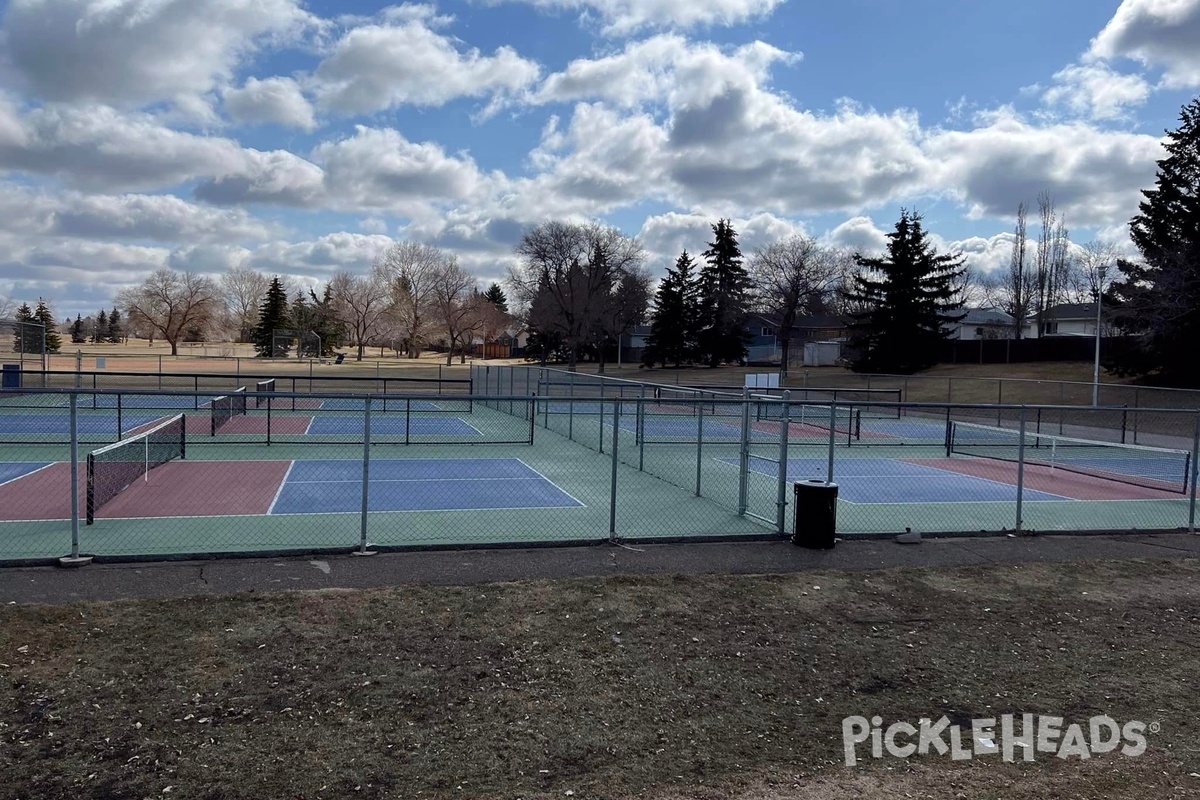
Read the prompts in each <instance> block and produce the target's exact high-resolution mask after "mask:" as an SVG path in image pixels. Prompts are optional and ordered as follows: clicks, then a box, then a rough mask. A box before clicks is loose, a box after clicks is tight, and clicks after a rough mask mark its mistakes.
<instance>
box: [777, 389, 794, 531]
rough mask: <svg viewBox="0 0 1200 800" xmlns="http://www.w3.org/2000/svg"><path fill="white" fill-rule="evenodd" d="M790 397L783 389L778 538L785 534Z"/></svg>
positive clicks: (780, 419) (789, 393)
mask: <svg viewBox="0 0 1200 800" xmlns="http://www.w3.org/2000/svg"><path fill="white" fill-rule="evenodd" d="M791 396H792V393H791V392H789V391H787V390H786V389H785V390H784V392H783V395H782V400H783V406H782V408H781V409H780V412H779V494H778V497H776V499H775V514H776V527H777V528H778V530H779V535H780V536H782V535H783V534H785V533H787V476H788V469H787V464H788V401H789V400H790V399H791Z"/></svg>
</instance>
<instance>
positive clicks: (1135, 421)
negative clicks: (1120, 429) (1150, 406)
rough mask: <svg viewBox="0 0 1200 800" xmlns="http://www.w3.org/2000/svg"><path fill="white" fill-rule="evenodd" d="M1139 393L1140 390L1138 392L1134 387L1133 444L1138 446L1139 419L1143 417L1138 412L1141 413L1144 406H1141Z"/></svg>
mask: <svg viewBox="0 0 1200 800" xmlns="http://www.w3.org/2000/svg"><path fill="white" fill-rule="evenodd" d="M1138 391H1139V390H1138V388H1137V387H1134V389H1133V408H1134V412H1133V443H1134V444H1137V443H1138V440H1137V435H1138V417H1140V416H1141V414H1140V413H1138V412H1139V411H1140V410H1141V408H1142V404H1141V402H1140V401H1139V400H1138Z"/></svg>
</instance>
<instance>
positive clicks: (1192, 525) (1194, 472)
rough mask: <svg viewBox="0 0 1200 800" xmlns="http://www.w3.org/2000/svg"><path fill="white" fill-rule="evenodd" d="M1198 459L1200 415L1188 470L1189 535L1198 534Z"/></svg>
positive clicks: (1193, 434) (1199, 449) (1199, 474)
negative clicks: (1189, 489)
mask: <svg viewBox="0 0 1200 800" xmlns="http://www.w3.org/2000/svg"><path fill="white" fill-rule="evenodd" d="M1198 459H1200V413H1197V414H1196V425H1195V429H1194V430H1193V432H1192V459H1191V461H1192V463H1191V464H1189V465H1188V469H1187V470H1186V472H1187V473H1190V476H1191V479H1192V491H1191V497H1190V498H1189V499H1188V533H1195V532H1196V480H1197V478H1200V464H1198V463H1197V460H1198ZM1185 480H1186V478H1185Z"/></svg>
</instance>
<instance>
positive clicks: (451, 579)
mask: <svg viewBox="0 0 1200 800" xmlns="http://www.w3.org/2000/svg"><path fill="white" fill-rule="evenodd" d="M1197 556H1200V536H1194V535H1189V534H1185V533H1164V534H1121V535H1114V536H1036V537H1022V538H1008V537H972V538H965V539H926V540H925V541H924V542H922V543H921V544H917V545H901V544H896V543H895V542H892V541H844V542H841V543H839V544H838V545H837V547H835V548H834V549H833V550H823V551H819V550H805V549H803V548H799V547H794V546H792V545H790V544H788V543H787V542H736V543H713V544H664V545H638V546H637V547H636V548H634V547H620V546H612V545H596V546H592V547H563V548H536V549H529V550H517V549H503V550H455V551H437V552H407V553H392V554H380V555H376V556H372V557H369V558H358V557H354V556H349V555H347V556H337V557H324V558H311V557H296V558H265V559H257V558H255V559H229V560H213V561H166V562H155V563H134V564H128V563H126V564H93V565H91V566H87V567H83V568H80V569H74V570H67V569H61V568H57V567H13V568H6V569H0V603H6V604H7V603H14V602H15V603H71V602H76V601H81V600H113V599H119V598H134V597H184V596H189V595H203V594H222V593H231V592H244V591H279V590H285V589H328V588H366V587H371V586H392V585H401V584H414V583H427V584H471V583H486V582H492V581H513V580H526V579H554V578H571V577H580V576H587V575H656V574H663V573H692V574H713V573H732V574H762V573H783V572H798V571H804V570H814V569H826V570H828V569H850V570H863V569H886V568H889V567H934V566H948V567H949V566H966V565H972V564H1002V563H1008V564H1015V563H1025V562H1033V561H1041V562H1063V561H1075V560H1082V559H1093V558H1117V559H1124V558H1194V557H1197Z"/></svg>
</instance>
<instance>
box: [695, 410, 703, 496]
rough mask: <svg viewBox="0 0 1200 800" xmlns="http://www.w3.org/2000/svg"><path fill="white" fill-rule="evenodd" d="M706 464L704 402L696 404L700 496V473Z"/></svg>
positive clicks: (697, 470) (697, 482) (697, 476)
mask: <svg viewBox="0 0 1200 800" xmlns="http://www.w3.org/2000/svg"><path fill="white" fill-rule="evenodd" d="M703 466H704V404H703V403H697V404H696V497H700V474H701V468H702V467H703Z"/></svg>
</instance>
